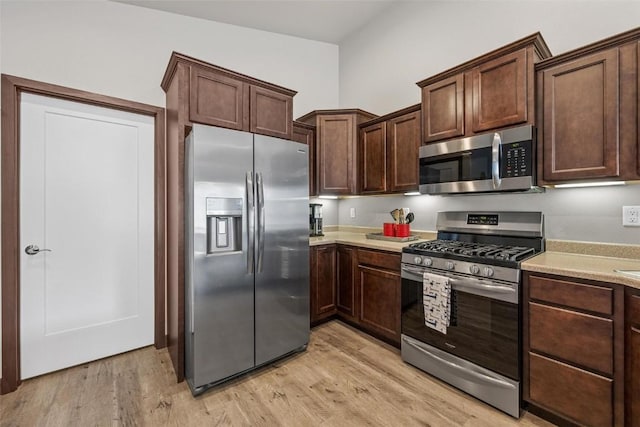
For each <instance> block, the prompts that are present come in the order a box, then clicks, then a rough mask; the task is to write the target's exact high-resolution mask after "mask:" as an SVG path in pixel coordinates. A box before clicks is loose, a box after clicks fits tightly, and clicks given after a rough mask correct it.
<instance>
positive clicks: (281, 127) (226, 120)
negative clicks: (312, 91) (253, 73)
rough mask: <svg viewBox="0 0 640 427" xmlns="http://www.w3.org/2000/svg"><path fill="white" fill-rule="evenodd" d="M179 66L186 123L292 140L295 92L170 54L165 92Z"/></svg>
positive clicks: (164, 81) (196, 60) (176, 54)
mask: <svg viewBox="0 0 640 427" xmlns="http://www.w3.org/2000/svg"><path fill="white" fill-rule="evenodd" d="M178 64H182V65H183V66H185V68H187V69H188V70H189V71H188V76H189V77H188V81H185V82H181V83H180V88H181V89H183V90H186V93H184V95H182V96H184V98H183V99H184V100H185V101H186V102H187V104H188V121H189V122H191V123H202V124H207V125H212V126H220V127H225V128H229V129H236V130H243V131H247V132H253V133H259V134H262V135H269V136H275V137H277V138H283V139H291V138H292V128H293V126H292V125H293V96H294V95H295V94H296V92H295V91H293V90H290V89H286V88H283V87H280V86H277V85H274V84H272V83H268V82H264V81H262V80H258V79H255V78H252V77H249V76H246V75H243V74H240V73H236V72H235V71H231V70H227V69H225V68H221V67H218V66H216V65H213V64H209V63H207V62H204V61H200V60H198V59H195V58H191V57H188V56H186V55H182V54H180V53H176V52H173V53H172V55H171V58H170V60H169V65H168V67H167V70H166V72H165V75H164V78H163V80H162V88H163V89H164V90H165V92H166V91H168V89H169V87H170V86H171V83H172V81H173V79H174V78H176V76H179V75H181V73H176V70H177V68H178Z"/></svg>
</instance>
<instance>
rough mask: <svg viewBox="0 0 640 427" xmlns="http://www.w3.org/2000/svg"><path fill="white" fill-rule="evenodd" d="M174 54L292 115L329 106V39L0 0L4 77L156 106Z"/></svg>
mask: <svg viewBox="0 0 640 427" xmlns="http://www.w3.org/2000/svg"><path fill="white" fill-rule="evenodd" d="M174 50H175V51H177V52H181V53H184V54H187V55H190V56H193V57H196V58H198V59H202V60H205V61H208V62H211V63H213V64H216V65H220V66H222V67H225V68H230V69H232V70H235V71H238V72H241V73H243V74H248V75H250V76H254V77H257V78H260V79H263V80H266V81H269V82H272V83H275V84H278V85H281V86H284V87H287V88H290V89H293V90H297V91H298V94H297V95H296V96H295V97H294V108H293V113H294V117H298V116H300V115H302V114H305V113H307V112H308V111H311V110H313V109H316V108H336V107H337V106H338V46H336V45H332V44H329V43H321V42H314V41H310V40H305V39H301V38H296V37H290V36H283V35H279V34H274V33H268V32H264V31H258V30H252V29H247V28H241V27H237V26H232V25H227V24H221V23H214V22H210V21H205V20H200V19H195V18H190V17H184V16H179V15H174V14H170V13H166V12H159V11H154V10H151V9H145V8H140V7H135V6H129V5H125V4H120V3H115V2H108V1H103V0H98V1H89V2H87V1H76V2H73V1H47V2H35V1H7V0H0V72H2V73H5V74H12V75H16V76H19V77H25V78H29V79H34V80H40V81H44V82H48V83H54V84H58V85H62V86H68V87H72V88H76V89H82V90H86V91H90V92H95V93H100V94H105V95H109V96H115V97H120V98H124V99H129V100H133V101H138V102H144V103H148V104H154V105H159V106H164V105H165V101H164V100H165V96H164V92H163V91H162V89H161V88H160V82H161V80H162V76H163V74H164V71H165V68H166V66H167V63H168V61H169V56H170V55H171V52H172V51H174ZM334 206H336V207H335V208H334V209H333V214H332V217H334V218H337V203H335V202H334ZM336 221H337V220H336ZM0 363H1V360H0ZM0 375H1V374H0Z"/></svg>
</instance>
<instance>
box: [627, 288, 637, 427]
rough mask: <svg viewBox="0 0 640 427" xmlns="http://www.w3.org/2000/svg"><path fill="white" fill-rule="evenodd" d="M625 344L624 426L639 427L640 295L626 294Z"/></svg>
mask: <svg viewBox="0 0 640 427" xmlns="http://www.w3.org/2000/svg"><path fill="white" fill-rule="evenodd" d="M625 311H626V315H627V336H626V338H627V344H626V351H625V359H626V369H627V371H626V372H625V381H626V384H625V388H626V389H625V395H626V397H625V408H626V414H625V416H626V423H625V424H626V425H629V426H637V425H640V295H632V294H628V295H627V298H626V303H625Z"/></svg>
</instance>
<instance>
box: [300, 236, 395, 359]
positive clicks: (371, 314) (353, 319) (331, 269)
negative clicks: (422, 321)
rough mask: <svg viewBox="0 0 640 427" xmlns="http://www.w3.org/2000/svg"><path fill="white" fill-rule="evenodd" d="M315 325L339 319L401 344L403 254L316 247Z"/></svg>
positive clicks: (313, 280)
mask: <svg viewBox="0 0 640 427" xmlns="http://www.w3.org/2000/svg"><path fill="white" fill-rule="evenodd" d="M310 254H311V279H310V282H311V288H310V300H311V325H312V326H315V325H317V324H319V323H321V322H323V321H327V320H329V319H331V318H334V317H337V318H338V319H341V320H344V321H345V322H347V323H349V324H350V325H352V326H355V327H357V328H359V329H362V330H363V331H365V332H367V333H369V334H371V335H373V336H375V337H377V338H380V339H382V340H385V341H387V342H389V343H391V344H393V345H395V346H396V347H399V346H400V316H401V313H400V286H401V285H400V254H399V253H393V252H387V251H378V250H369V249H361V248H357V247H353V246H348V245H319V246H312V247H311V250H310Z"/></svg>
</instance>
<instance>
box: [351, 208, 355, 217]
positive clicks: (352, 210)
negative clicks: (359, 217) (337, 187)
mask: <svg viewBox="0 0 640 427" xmlns="http://www.w3.org/2000/svg"><path fill="white" fill-rule="evenodd" d="M349 216H350V217H351V218H355V217H356V208H350V209H349Z"/></svg>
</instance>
